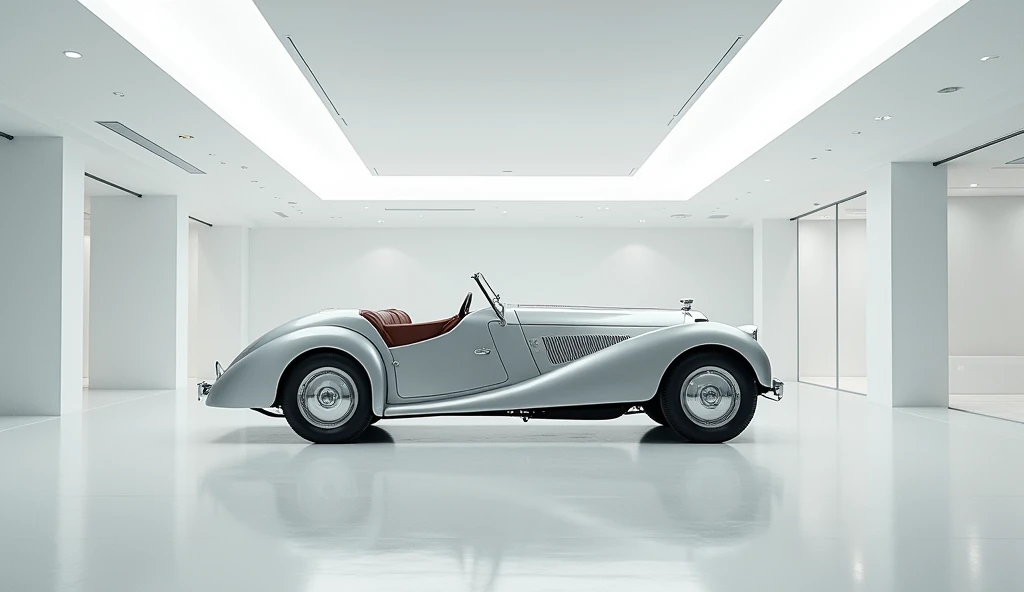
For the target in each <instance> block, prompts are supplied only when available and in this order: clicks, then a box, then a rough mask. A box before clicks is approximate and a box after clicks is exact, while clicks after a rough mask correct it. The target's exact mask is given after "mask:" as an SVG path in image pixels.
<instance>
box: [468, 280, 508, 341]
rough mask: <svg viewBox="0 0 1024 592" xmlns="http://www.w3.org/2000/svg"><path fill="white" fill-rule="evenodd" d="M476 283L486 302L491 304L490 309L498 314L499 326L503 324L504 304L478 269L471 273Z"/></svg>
mask: <svg viewBox="0 0 1024 592" xmlns="http://www.w3.org/2000/svg"><path fill="white" fill-rule="evenodd" d="M472 278H473V280H474V281H476V285H477V286H478V287H479V288H480V292H481V293H482V294H483V295H484V298H486V299H487V302H488V303H489V304H490V305H491V309H492V310H494V314H496V315H497V316H498V320H499V321H500V322H501V326H502V327H504V326H505V305H504V304H502V303H501V295H500V294H498V293H497V292H495V291H494V288H492V287H491V284H490V282H488V281H487V278H485V277H484V274H482V273H480V272H479V271H478V272H476V273H474V274H473V275H472Z"/></svg>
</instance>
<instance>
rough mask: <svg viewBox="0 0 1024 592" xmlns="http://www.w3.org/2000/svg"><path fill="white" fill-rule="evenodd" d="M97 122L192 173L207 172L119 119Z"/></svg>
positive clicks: (203, 173) (200, 173) (202, 173)
mask: <svg viewBox="0 0 1024 592" xmlns="http://www.w3.org/2000/svg"><path fill="white" fill-rule="evenodd" d="M96 123H98V124H100V125H102V126H103V127H105V128H107V129H108V130H110V131H112V132H114V133H115V134H117V135H119V136H121V137H122V138H125V139H126V140H131V141H132V142H134V143H136V144H138V145H139V146H141V147H142V148H145V149H146V150H148V151H150V152H152V153H153V154H155V155H157V156H159V157H160V158H162V159H164V160H166V161H167V162H169V163H171V164H173V165H174V166H176V167H178V168H179V169H181V170H183V171H185V172H187V173H189V174H191V175H205V174H206V173H205V172H203V171H201V170H199V168H198V167H195V166H193V165H191V164H189V163H187V162H185V160H184V159H182V158H180V157H178V156H177V155H175V154H172V153H171V152H170V151H169V150H167V149H166V148H164V147H163V146H160V145H159V144H157V143H156V142H154V141H152V140H150V139H149V138H147V137H145V136H143V135H142V134H140V133H138V132H136V131H135V130H133V129H131V128H130V127H128V126H127V125H125V124H123V123H121V122H119V121H97V122H96Z"/></svg>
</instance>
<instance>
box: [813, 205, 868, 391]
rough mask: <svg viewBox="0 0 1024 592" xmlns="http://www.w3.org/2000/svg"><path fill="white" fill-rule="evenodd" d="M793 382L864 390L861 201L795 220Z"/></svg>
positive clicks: (864, 233) (864, 220)
mask: <svg viewBox="0 0 1024 592" xmlns="http://www.w3.org/2000/svg"><path fill="white" fill-rule="evenodd" d="M797 243H798V245H799V249H798V251H799V253H798V261H797V277H798V280H797V281H798V287H797V299H798V305H799V314H798V323H799V335H798V338H799V358H798V363H799V379H800V381H801V382H807V383H810V384H817V385H820V386H824V387H828V388H837V389H840V390H844V391H851V392H855V393H861V394H863V393H866V392H867V340H866V338H865V337H866V324H867V307H866V301H867V290H866V283H865V280H866V272H867V197H866V196H865V195H860V196H857V197H854V198H850V199H847V200H843V201H840V202H837V203H835V204H833V205H831V206H828V207H826V208H822V209H821V210H818V211H815V212H812V213H809V214H806V215H804V216H802V217H800V218H798V220H797Z"/></svg>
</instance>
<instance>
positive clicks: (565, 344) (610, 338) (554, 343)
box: [542, 335, 629, 366]
mask: <svg viewBox="0 0 1024 592" xmlns="http://www.w3.org/2000/svg"><path fill="white" fill-rule="evenodd" d="M542 339H543V340H544V349H545V350H546V351H547V352H548V360H550V361H551V363H552V364H553V365H555V366H557V365H559V364H565V363H567V362H572V361H573V360H578V359H580V358H582V357H583V356H589V355H590V354H592V353H595V352H599V351H601V350H602V349H604V348H606V347H611V346H613V345H615V344H616V343H619V342H620V341H625V340H627V339H629V336H628V335H554V336H547V337H543V338H542Z"/></svg>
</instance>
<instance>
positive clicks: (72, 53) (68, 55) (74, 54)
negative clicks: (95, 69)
mask: <svg viewBox="0 0 1024 592" xmlns="http://www.w3.org/2000/svg"><path fill="white" fill-rule="evenodd" d="M64 57H66V58H71V59H73V60H77V59H78V58H80V57H82V54H80V53H78V52H77V51H71V50H68V51H65V52H64Z"/></svg>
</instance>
